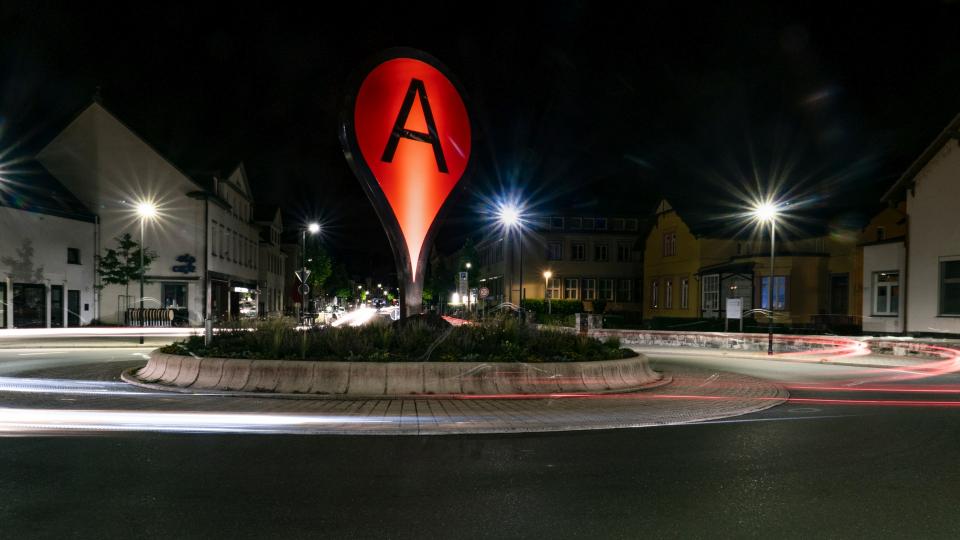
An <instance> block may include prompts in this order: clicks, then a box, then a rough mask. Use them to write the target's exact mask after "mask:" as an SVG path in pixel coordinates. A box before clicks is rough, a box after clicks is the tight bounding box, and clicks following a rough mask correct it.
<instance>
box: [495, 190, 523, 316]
mask: <svg viewBox="0 0 960 540" xmlns="http://www.w3.org/2000/svg"><path fill="white" fill-rule="evenodd" d="M498 217H499V218H500V223H501V224H502V225H503V226H504V227H505V228H506V229H507V232H508V233H509V232H510V229H516V230H517V239H518V241H519V242H520V252H519V256H518V259H519V261H518V266H519V271H520V299H519V309H518V310H517V314H518V316H519V317H520V318H521V319H523V228H522V227H521V223H520V222H521V219H522V218H521V216H520V209H519V208H517V207H516V206H515V205H512V204H507V205H504V206H502V207H500V209H499V216H498ZM511 288H512V287H511Z"/></svg>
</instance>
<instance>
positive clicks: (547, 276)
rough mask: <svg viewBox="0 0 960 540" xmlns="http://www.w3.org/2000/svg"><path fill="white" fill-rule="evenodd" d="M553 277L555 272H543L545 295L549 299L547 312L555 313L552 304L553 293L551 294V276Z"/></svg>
mask: <svg viewBox="0 0 960 540" xmlns="http://www.w3.org/2000/svg"><path fill="white" fill-rule="evenodd" d="M552 277H553V272H551V271H549V270H547V271H545V272H544V273H543V297H544V298H546V299H547V313H549V314H553V306H552V304H551V302H550V301H551V295H550V278H552Z"/></svg>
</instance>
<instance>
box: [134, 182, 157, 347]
mask: <svg viewBox="0 0 960 540" xmlns="http://www.w3.org/2000/svg"><path fill="white" fill-rule="evenodd" d="M136 210H137V216H138V217H139V218H140V327H141V328H143V326H144V325H145V324H146V321H145V320H144V319H145V318H144V316H143V309H144V305H143V278H144V274H146V271H145V270H144V268H143V251H144V247H143V236H144V234H143V229H144V224H145V223H146V221H147V220H148V219H153V218H155V217H157V206H156V205H155V204H153V203H152V202H150V201H140V202H139V203H137V207H136ZM140 345H143V334H140Z"/></svg>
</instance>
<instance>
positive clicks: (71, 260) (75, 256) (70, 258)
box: [67, 248, 80, 264]
mask: <svg viewBox="0 0 960 540" xmlns="http://www.w3.org/2000/svg"><path fill="white" fill-rule="evenodd" d="M67 264H80V250H79V249H77V248H67Z"/></svg>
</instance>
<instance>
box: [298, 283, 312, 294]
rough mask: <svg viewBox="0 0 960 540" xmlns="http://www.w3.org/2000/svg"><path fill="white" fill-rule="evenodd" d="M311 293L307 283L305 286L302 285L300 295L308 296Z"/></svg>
mask: <svg viewBox="0 0 960 540" xmlns="http://www.w3.org/2000/svg"><path fill="white" fill-rule="evenodd" d="M309 293H310V286H309V285H307V284H306V283H304V284H303V285H300V294H302V295H307V294H309Z"/></svg>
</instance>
